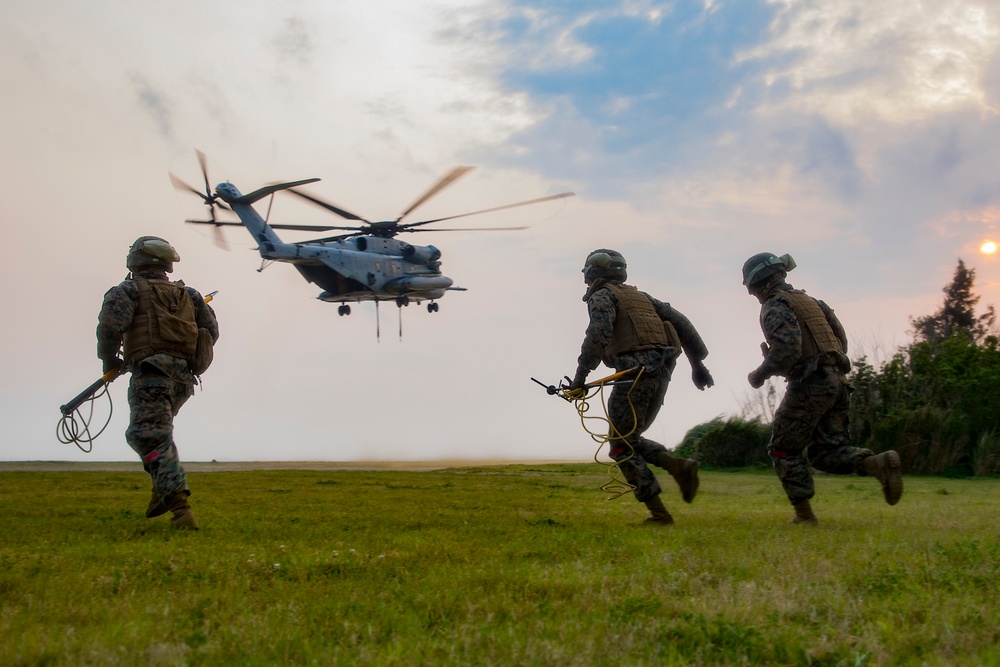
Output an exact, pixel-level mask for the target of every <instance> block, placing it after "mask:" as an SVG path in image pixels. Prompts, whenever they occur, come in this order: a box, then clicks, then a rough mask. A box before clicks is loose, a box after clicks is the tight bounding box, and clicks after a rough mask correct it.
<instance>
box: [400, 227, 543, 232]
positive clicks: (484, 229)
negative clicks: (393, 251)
mask: <svg viewBox="0 0 1000 667" xmlns="http://www.w3.org/2000/svg"><path fill="white" fill-rule="evenodd" d="M519 229H530V227H452V228H449V229H439V228H437V227H435V228H433V229H420V228H413V229H410V228H407V229H404V230H403V231H404V232H501V231H503V232H506V231H516V230H519Z"/></svg>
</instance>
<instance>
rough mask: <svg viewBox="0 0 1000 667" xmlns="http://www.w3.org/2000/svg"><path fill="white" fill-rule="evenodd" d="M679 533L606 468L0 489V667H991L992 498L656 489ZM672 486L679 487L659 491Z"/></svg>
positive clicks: (725, 479) (81, 477)
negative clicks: (804, 510)
mask: <svg viewBox="0 0 1000 667" xmlns="http://www.w3.org/2000/svg"><path fill="white" fill-rule="evenodd" d="M660 477H661V481H663V482H664V486H665V487H666V488H667V493H666V495H665V496H664V497H665V499H666V501H667V506H668V507H669V508H670V509H671V511H672V512H673V514H674V517H675V519H676V520H677V525H676V526H674V527H673V528H654V527H648V526H645V527H644V526H640V525H637V524H639V522H640V521H641V520H642V518H643V517H644V516H645V511H644V508H643V506H642V505H640V504H639V503H636V502H635V501H634V500H633V499H632V497H631V496H625V497H622V498H620V499H618V500H615V501H611V502H608V501H606V500H605V495H604V494H603V493H602V492H601V491H599V490H598V487H599V486H600V485H601V484H602V483H604V482H605V481H607V476H606V474H605V472H604V471H603V469H602V468H601V467H600V466H598V465H597V464H589V465H587V464H581V465H538V466H500V467H488V468H486V467H484V468H456V469H450V470H442V471H424V472H402V471H376V472H367V471H342V472H341V471H336V472H326V471H248V472H210V473H192V474H190V475H189V482H190V484H191V487H192V489H193V491H194V495H193V496H192V499H191V500H192V505H193V507H194V509H195V512H196V514H197V515H198V518H199V521H200V522H201V524H202V530H201V531H199V532H196V533H184V532H179V531H174V530H171V528H170V525H169V521H168V520H167V517H160V518H158V519H153V520H149V519H145V518H144V517H143V515H142V512H143V510H144V508H145V504H146V501H147V500H148V492H149V491H148V489H149V483H148V478H146V476H145V475H144V474H143V473H141V472H134V473H133V472H66V473H59V472H5V473H0V536H2V541H0V664H2V665H186V664H192V665H216V664H238V665H277V664H316V665H331V664H333V665H336V664H341V665H355V664H359V665H366V664H371V665H394V664H398V665H425V664H441V665H486V664H490V665H588V666H589V665H616V666H618V665H630V666H631V665H673V664H677V665H774V664H779V665H810V664H811V665H925V664H930V665H937V664H941V665H957V664H961V665H977V664H981V665H996V664H1000V649H998V648H997V644H998V643H1000V630H998V628H1000V612H998V607H1000V605H998V604H997V599H998V598H1000V595H998V594H1000V591H998V588H1000V584H998V580H1000V539H998V530H997V517H998V515H1000V482H998V481H997V480H956V479H941V478H907V479H906V492H905V494H904V496H903V500H902V502H901V503H900V504H899V505H897V506H896V507H888V506H887V505H885V504H884V502H883V501H882V500H881V495H880V493H879V490H878V487H877V484H876V483H875V482H874V481H873V480H871V479H865V478H856V477H848V478H841V477H828V476H823V477H819V478H818V479H817V486H818V494H817V498H816V500H814V502H813V505H814V509H815V510H816V513H817V515H818V516H819V518H820V522H821V525H820V526H819V527H818V528H809V527H802V526H792V525H790V524H789V523H788V521H789V519H790V518H791V509H790V508H789V506H788V505H787V502H786V501H785V500H784V498H783V495H782V493H781V489H780V486H779V484H778V481H777V480H776V479H775V478H774V476H773V475H772V474H771V473H770V472H762V473H720V472H717V473H703V475H702V490H701V493H700V494H699V496H698V498H697V499H696V500H695V502H694V504H693V505H685V504H684V503H682V502H681V501H680V498H679V494H678V493H677V489H676V486H675V485H673V482H672V480H670V477H669V476H668V475H666V474H662V475H660ZM668 483H669V484H668Z"/></svg>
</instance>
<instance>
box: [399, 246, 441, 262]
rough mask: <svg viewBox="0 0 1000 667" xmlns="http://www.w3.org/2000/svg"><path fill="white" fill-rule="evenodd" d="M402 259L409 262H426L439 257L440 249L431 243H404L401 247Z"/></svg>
mask: <svg viewBox="0 0 1000 667" xmlns="http://www.w3.org/2000/svg"><path fill="white" fill-rule="evenodd" d="M402 252H403V259H405V260H406V261H407V262H410V263H411V264H427V263H428V262H433V261H435V260H437V259H440V257H441V251H440V250H438V249H437V248H435V247H434V246H432V245H429V246H418V245H410V244H406V245H405V246H404V247H403V249H402Z"/></svg>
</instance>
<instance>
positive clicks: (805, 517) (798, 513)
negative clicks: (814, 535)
mask: <svg viewBox="0 0 1000 667" xmlns="http://www.w3.org/2000/svg"><path fill="white" fill-rule="evenodd" d="M792 507H794V508H795V518H794V519H792V523H801V524H802V525H804V526H818V525H819V519H817V518H816V515H815V514H813V510H812V505H811V504H810V503H809V501H808V500H800V501H799V502H797V503H792Z"/></svg>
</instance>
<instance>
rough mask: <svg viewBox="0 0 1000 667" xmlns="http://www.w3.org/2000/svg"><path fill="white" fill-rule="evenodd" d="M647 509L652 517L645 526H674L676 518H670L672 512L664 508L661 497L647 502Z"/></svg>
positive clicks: (644, 522) (648, 518)
mask: <svg viewBox="0 0 1000 667" xmlns="http://www.w3.org/2000/svg"><path fill="white" fill-rule="evenodd" d="M645 505H646V507H647V508H648V509H649V512H650V514H652V516H650V517H647V518H646V520H645V521H643V522H642V523H643V524H650V525H657V526H672V525H673V523H674V517H672V516H670V512H668V511H667V508H666V507H664V505H663V501H662V500H661V499H660V496H659V495H655V496H653V497H652V498H650V499H649V500H647V501H645Z"/></svg>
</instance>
